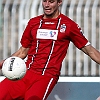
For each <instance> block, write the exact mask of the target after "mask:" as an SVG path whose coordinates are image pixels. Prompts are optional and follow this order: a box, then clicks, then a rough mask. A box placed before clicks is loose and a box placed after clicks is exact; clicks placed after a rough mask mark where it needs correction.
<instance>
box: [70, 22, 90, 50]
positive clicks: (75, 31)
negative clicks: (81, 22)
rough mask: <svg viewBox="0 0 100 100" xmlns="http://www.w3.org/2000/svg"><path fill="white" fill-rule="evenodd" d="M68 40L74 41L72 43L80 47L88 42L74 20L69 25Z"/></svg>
mask: <svg viewBox="0 0 100 100" xmlns="http://www.w3.org/2000/svg"><path fill="white" fill-rule="evenodd" d="M69 36H70V40H71V41H72V42H73V43H74V45H75V46H76V47H77V48H79V49H81V48H82V47H84V46H86V45H87V44H89V42H88V40H87V39H86V37H85V36H84V34H83V32H82V29H81V28H80V27H79V26H78V24H76V23H75V22H73V23H72V25H71V27H70V35H69Z"/></svg>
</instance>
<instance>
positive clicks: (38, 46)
mask: <svg viewBox="0 0 100 100" xmlns="http://www.w3.org/2000/svg"><path fill="white" fill-rule="evenodd" d="M38 47H39V40H37V46H36V53H35V54H34V55H33V57H32V61H31V62H30V63H29V67H28V69H30V67H31V64H32V63H33V62H34V58H35V55H36V54H37V52H38Z"/></svg>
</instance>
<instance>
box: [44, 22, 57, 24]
mask: <svg viewBox="0 0 100 100" xmlns="http://www.w3.org/2000/svg"><path fill="white" fill-rule="evenodd" d="M45 24H55V23H53V22H45Z"/></svg>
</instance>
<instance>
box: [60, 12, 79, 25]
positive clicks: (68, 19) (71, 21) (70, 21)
mask: <svg viewBox="0 0 100 100" xmlns="http://www.w3.org/2000/svg"><path fill="white" fill-rule="evenodd" d="M61 18H62V21H64V22H67V23H69V24H71V25H73V24H77V23H76V22H75V21H74V20H72V19H71V18H70V17H68V16H67V15H64V14H61Z"/></svg>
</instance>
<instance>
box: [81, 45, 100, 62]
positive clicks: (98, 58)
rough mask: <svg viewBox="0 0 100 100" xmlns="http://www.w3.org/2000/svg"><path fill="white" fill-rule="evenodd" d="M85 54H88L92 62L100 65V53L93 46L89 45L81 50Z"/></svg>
mask: <svg viewBox="0 0 100 100" xmlns="http://www.w3.org/2000/svg"><path fill="white" fill-rule="evenodd" d="M81 50H82V51H83V52H84V53H85V54H87V55H88V56H89V57H90V58H91V59H92V60H94V61H95V62H96V63H98V64H100V52H99V51H98V50H97V49H95V48H94V47H93V46H91V45H88V46H85V47H83V48H82V49H81Z"/></svg>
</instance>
